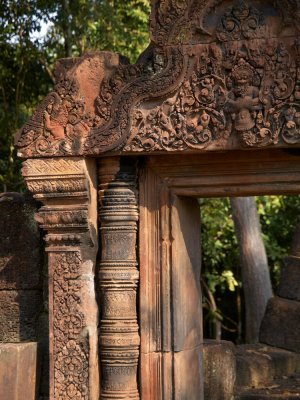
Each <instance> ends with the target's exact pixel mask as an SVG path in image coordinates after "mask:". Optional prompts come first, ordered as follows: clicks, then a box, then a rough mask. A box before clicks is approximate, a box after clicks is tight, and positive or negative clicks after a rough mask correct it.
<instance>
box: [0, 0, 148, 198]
mask: <svg viewBox="0 0 300 400" xmlns="http://www.w3.org/2000/svg"><path fill="white" fill-rule="evenodd" d="M149 13H150V1H149V0H127V1H124V0H99V1H95V0H72V1H71V0H61V1H59V2H53V1H51V0H19V1H14V0H3V1H2V2H1V4H0V63H1V64H0V124H1V125H0V126H1V132H0V190H20V189H21V188H22V179H21V177H20V174H19V170H20V161H19V160H17V158H16V155H15V151H14V146H13V137H14V134H15V132H16V131H17V129H18V128H20V127H21V126H22V125H23V123H24V122H25V120H26V119H27V118H28V117H29V116H30V114H31V113H32V112H33V110H34V108H35V107H36V105H37V104H38V103H39V102H40V101H41V99H42V98H43V97H44V96H45V95H46V94H47V93H48V92H49V91H50V90H51V86H52V85H53V67H54V62H55V60H56V59H58V58H63V57H71V56H80V55H81V54H83V53H84V52H87V51H93V50H110V51H116V52H120V53H122V54H123V55H125V56H127V57H128V58H129V59H130V60H131V61H135V59H136V58H137V57H138V55H139V54H140V53H141V52H142V51H143V50H144V49H145V48H146V47H147V45H148V43H149V33H148V18H149Z"/></svg>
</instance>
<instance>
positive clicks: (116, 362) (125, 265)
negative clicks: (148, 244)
mask: <svg viewBox="0 0 300 400" xmlns="http://www.w3.org/2000/svg"><path fill="white" fill-rule="evenodd" d="M98 174H99V185H100V186H99V201H100V204H99V218H100V233H101V235H100V236H101V238H100V240H101V247H102V249H101V259H100V265H99V269H98V277H99V285H100V312H101V321H100V353H101V376H102V388H101V399H139V398H140V397H139V392H138V385H137V366H138V359H139V344H140V338H139V326H138V323H137V285H138V281H139V272H138V269H137V256H136V245H137V243H136V235H137V221H138V209H137V191H136V173H135V166H134V164H132V162H130V163H128V164H124V163H121V164H120V160H119V158H104V159H102V160H101V161H100V164H99V172H98Z"/></svg>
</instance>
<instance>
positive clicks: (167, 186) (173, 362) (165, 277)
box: [139, 150, 300, 400]
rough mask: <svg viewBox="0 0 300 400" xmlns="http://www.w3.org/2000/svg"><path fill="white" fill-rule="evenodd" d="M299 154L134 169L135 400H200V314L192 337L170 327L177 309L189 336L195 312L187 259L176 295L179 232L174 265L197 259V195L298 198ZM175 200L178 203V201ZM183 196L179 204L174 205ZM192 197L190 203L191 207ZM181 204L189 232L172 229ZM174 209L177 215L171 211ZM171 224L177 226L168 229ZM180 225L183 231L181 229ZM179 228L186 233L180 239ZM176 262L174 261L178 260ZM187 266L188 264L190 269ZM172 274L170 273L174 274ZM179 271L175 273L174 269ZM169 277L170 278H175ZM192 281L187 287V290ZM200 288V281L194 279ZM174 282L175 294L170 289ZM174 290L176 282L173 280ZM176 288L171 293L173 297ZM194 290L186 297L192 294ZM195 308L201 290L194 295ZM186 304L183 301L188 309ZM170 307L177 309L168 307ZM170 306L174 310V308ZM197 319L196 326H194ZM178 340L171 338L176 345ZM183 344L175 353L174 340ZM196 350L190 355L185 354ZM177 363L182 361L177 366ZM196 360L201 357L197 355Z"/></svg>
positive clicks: (163, 161)
mask: <svg viewBox="0 0 300 400" xmlns="http://www.w3.org/2000/svg"><path fill="white" fill-rule="evenodd" d="M299 183H300V157H299V154H297V151H292V152H291V151H284V150H283V151H282V150H281V151H280V150H279V151H275V152H274V151H273V152H270V151H262V152H243V151H237V152H230V153H228V152H227V153H226V152H225V153H219V154H218V153H214V154H204V155H193V156H192V155H179V156H176V155H169V156H164V157H159V156H149V157H147V159H146V161H145V163H144V165H143V167H142V168H141V170H140V187H139V191H140V230H139V243H140V247H139V254H140V311H139V316H140V329H141V365H140V383H141V385H140V388H141V398H142V399H145V400H163V399H164V400H167V399H168V400H169V399H176V400H177V399H178V400H179V399H185V398H188V399H195V400H196V399H202V398H203V397H201V396H203V393H202V390H203V383H202V382H203V381H201V379H202V377H201V372H202V371H201V366H200V367H199V368H200V374H197V373H195V370H193V369H192V368H189V366H190V365H194V366H195V363H197V355H196V354H195V353H196V352H197V349H198V350H199V349H200V353H201V344H202V316H201V311H200V313H199V314H198V318H199V316H200V318H201V321H200V329H199V330H198V335H197V334H196V335H192V336H193V337H192V338H190V337H189V336H188V332H187V331H185V330H184V329H182V327H180V326H178V323H177V324H176V322H177V320H179V318H178V312H179V313H180V312H181V311H182V310H184V311H185V312H190V313H191V314H190V316H188V317H187V316H184V315H182V318H183V321H184V322H185V323H187V324H188V326H189V328H190V331H191V332H194V327H195V323H194V321H193V317H192V313H194V315H196V313H197V312H198V311H199V310H197V307H195V304H193V303H188V301H187V300H186V299H187V298H189V297H190V296H193V295H194V299H195V298H196V297H195V296H197V291H194V292H193V289H191V288H192V287H193V284H196V282H195V280H196V279H198V278H199V274H200V268H201V265H200V263H199V261H198V263H197V261H196V260H195V258H194V259H193V262H194V269H196V270H197V274H195V275H194V276H191V275H190V276H189V277H188V276H184V275H183V280H185V282H184V283H183V284H182V285H181V286H182V287H181V290H182V291H180V290H178V288H177V286H176V285H177V284H178V282H180V279H179V280H177V275H176V274H177V271H178V265H177V264H178V263H177V260H176V257H177V252H179V253H180V254H181V253H182V252H181V251H180V250H179V248H178V243H179V242H178V240H177V239H176V238H177V237H178V235H179V236H180V235H181V238H183V241H182V242H181V245H183V247H184V251H185V254H184V255H183V256H182V255H180V256H179V259H180V262H181V263H183V264H184V265H185V266H187V267H188V268H189V265H190V264H191V263H189V262H188V261H187V258H189V257H191V258H193V257H197V256H198V257H199V247H200V240H199V242H198V243H199V245H198V253H197V248H196V247H197V245H196V246H195V245H193V244H191V243H190V241H189V235H190V234H192V235H194V238H195V240H194V243H195V241H196V242H197V240H198V239H199V236H200V234H199V233H198V236H197V233H196V229H195V224H196V225H197V214H198V231H199V228H200V224H199V207H196V210H195V199H196V198H199V197H228V196H249V195H266V194H268V195H271V194H278V195H279V194H285V195H286V194H290V195H292V194H299V193H300V185H299ZM178 199H179V203H178ZM180 199H181V200H180ZM193 200H194V204H193ZM180 202H183V203H185V205H184V206H183V209H184V210H185V211H184V213H185V216H184V218H185V219H184V221H186V222H187V224H188V223H190V224H191V229H190V232H189V229H187V228H186V227H185V226H183V225H180V224H179V225H178V224H177V225H176V222H175V224H174V223H173V221H172V214H174V212H175V213H177V212H178V210H179V213H180V209H182V203H181V205H180ZM174 210H175V211H174ZM174 225H175V226H174ZM182 228H183V229H182ZM180 230H183V231H185V232H184V233H181V234H180V232H179V231H180ZM177 258H178V257H177ZM193 262H192V264H193ZM174 271H175V272H174ZM179 272H180V271H179ZM174 276H175V277H174ZM188 279H190V280H191V286H189V285H188V282H189V281H188ZM198 284H199V282H198ZM174 285H175V289H174ZM179 286H180V283H179ZM176 291H177V292H176ZM191 292H192V293H191ZM198 295H199V299H198V300H199V304H201V298H200V296H201V293H200V291H199V293H198ZM186 303H188V304H186ZM174 304H175V307H174ZM176 307H177V308H178V310H176ZM198 322H199V321H198ZM176 339H177V340H176ZM180 342H182V347H181V348H178V346H177V348H176V343H180ZM191 348H192V349H195V353H194V356H190V355H189V354H186V353H188V351H186V350H189V349H191ZM177 358H178V359H179V360H180V362H179V363H178V362H177ZM200 359H201V354H200Z"/></svg>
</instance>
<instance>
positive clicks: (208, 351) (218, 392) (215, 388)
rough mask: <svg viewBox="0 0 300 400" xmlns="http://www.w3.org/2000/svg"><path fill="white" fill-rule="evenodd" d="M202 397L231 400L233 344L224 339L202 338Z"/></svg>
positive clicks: (233, 360) (233, 369)
mask: <svg viewBox="0 0 300 400" xmlns="http://www.w3.org/2000/svg"><path fill="white" fill-rule="evenodd" d="M203 364H204V399H209V400H220V399H222V400H231V399H232V395H233V392H234V385H235V377H236V359H235V346H234V344H233V343H232V342H228V341H225V340H220V341H218V340H209V339H205V340H204V345H203Z"/></svg>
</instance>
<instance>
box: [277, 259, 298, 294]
mask: <svg viewBox="0 0 300 400" xmlns="http://www.w3.org/2000/svg"><path fill="white" fill-rule="evenodd" d="M277 294H278V296H280V297H283V298H285V299H291V300H297V301H300V258H298V257H292V256H291V257H286V258H285V260H284V265H283V267H282V270H281V279H280V285H279V290H278V293H277Z"/></svg>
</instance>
